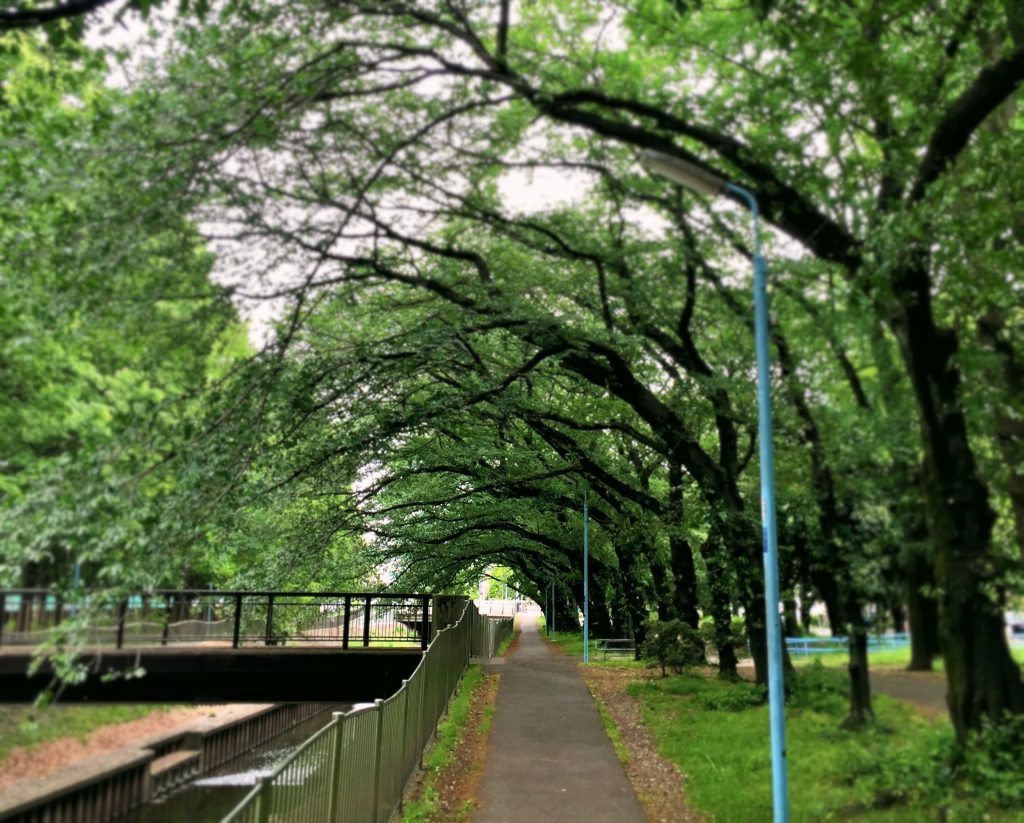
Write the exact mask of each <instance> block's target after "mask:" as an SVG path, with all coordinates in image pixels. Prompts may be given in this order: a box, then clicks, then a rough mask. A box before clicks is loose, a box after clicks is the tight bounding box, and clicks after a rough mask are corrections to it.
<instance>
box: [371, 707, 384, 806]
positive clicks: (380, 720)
mask: <svg viewBox="0 0 1024 823" xmlns="http://www.w3.org/2000/svg"><path fill="white" fill-rule="evenodd" d="M373 703H374V705H375V706H376V707H377V748H376V750H375V754H374V764H373V817H372V818H370V820H371V823H377V820H378V818H379V816H380V764H381V761H382V759H383V757H382V755H383V754H384V701H383V700H381V699H379V698H378V699H377V700H374V701H373Z"/></svg>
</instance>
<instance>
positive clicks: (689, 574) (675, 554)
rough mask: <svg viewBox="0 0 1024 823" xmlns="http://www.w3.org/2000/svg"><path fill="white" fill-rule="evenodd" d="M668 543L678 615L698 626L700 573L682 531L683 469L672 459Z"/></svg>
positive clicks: (693, 626) (670, 467)
mask: <svg viewBox="0 0 1024 823" xmlns="http://www.w3.org/2000/svg"><path fill="white" fill-rule="evenodd" d="M668 475H669V477H668V483H669V489H668V496H669V500H668V509H669V525H670V529H669V546H670V548H671V551H672V578H673V583H674V584H675V587H674V593H675V597H674V601H673V606H674V609H675V616H676V617H677V618H678V619H679V620H682V621H683V622H684V623H685V624H686V625H688V626H690V627H692V628H694V629H696V628H697V624H698V623H699V622H700V614H699V613H698V611H697V607H698V603H697V572H696V570H695V569H694V566H693V549H692V548H691V547H690V544H689V543H688V542H687V541H686V539H685V538H684V537H683V534H682V526H683V470H682V467H681V466H680V465H679V464H678V463H676V462H675V461H672V462H670V463H669V470H668Z"/></svg>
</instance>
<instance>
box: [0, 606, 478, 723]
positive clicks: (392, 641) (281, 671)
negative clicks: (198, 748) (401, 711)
mask: <svg viewBox="0 0 1024 823" xmlns="http://www.w3.org/2000/svg"><path fill="white" fill-rule="evenodd" d="M465 600H466V598H463V597H452V596H446V595H442V596H432V595H429V594H409V593H394V592H279V591H275V592H269V591H267V592H252V591H207V590H191V591H155V592H147V593H143V594H137V595H132V596H129V597H125V598H120V599H113V598H110V597H106V596H104V595H102V594H95V595H84V596H79V597H76V598H75V599H74V600H70V599H68V600H65V599H64V598H62V597H60V596H59V595H57V594H54V593H51V592H47V591H44V590H39V589H8V590H5V591H2V592H0V701H2V702H4V703H25V702H31V701H32V700H34V699H35V698H36V696H37V695H38V694H39V692H40V691H42V690H43V689H45V688H53V687H58V684H57V681H56V679H55V668H54V659H53V657H52V656H50V657H49V658H48V659H45V660H44V662H43V663H42V665H40V666H39V668H38V670H37V671H35V672H34V673H32V674H30V673H29V672H30V666H31V663H32V661H33V659H34V658H35V657H36V655H37V652H38V651H39V649H40V644H43V643H48V644H50V645H51V646H52V647H53V648H54V650H55V651H56V650H59V649H61V648H72V647H74V648H78V649H80V651H79V652H78V655H77V659H78V663H79V664H80V665H81V666H82V667H83V671H84V674H85V676H84V678H83V680H82V682H81V683H76V684H74V685H66V684H61V685H59V689H60V693H59V694H60V700H61V701H62V702H80V701H95V702H109V703H115V702H126V703H147V702H155V703H174V702H237V703H253V702H323V701H339V700H340V701H345V702H361V701H366V700H373V699H374V698H377V697H381V696H383V695H388V694H392V693H394V692H395V691H396V690H397V689H398V688H399V687H400V686H401V684H402V680H404V679H406V678H408V677H409V675H410V674H411V673H412V672H413V670H414V669H415V667H416V665H417V664H418V663H419V660H420V657H421V655H422V651H423V649H425V648H426V647H427V644H428V643H429V641H430V638H431V636H432V634H433V632H434V626H435V624H437V625H439V626H440V627H442V628H443V627H444V626H446V625H448V624H449V623H450V622H453V620H454V619H455V618H456V617H457V614H456V608H457V609H458V611H459V613H461V606H462V604H464V603H465ZM69 644H70V645H69ZM143 672H144V676H139V675H140V674H142V673H143Z"/></svg>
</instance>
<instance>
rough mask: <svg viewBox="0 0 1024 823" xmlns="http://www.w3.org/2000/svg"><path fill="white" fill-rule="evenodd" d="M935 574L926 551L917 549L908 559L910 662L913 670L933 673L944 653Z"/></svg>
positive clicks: (910, 667)
mask: <svg viewBox="0 0 1024 823" xmlns="http://www.w3.org/2000/svg"><path fill="white" fill-rule="evenodd" d="M934 585H935V574H934V573H933V571H932V567H931V563H929V562H928V558H926V557H925V556H924V555H923V554H921V553H919V552H914V553H913V554H911V556H910V557H909V559H908V560H907V606H908V611H909V614H910V665H909V666H907V669H908V670H910V671H912V672H930V671H931V670H932V661H933V660H934V659H935V658H936V657H937V656H938V655H939V654H941V652H942V648H941V646H940V644H939V604H938V603H937V602H936V601H935V598H934V597H932V596H931V593H930V591H928V589H930V588H931V587H932V586H934Z"/></svg>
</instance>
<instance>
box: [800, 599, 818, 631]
mask: <svg viewBox="0 0 1024 823" xmlns="http://www.w3.org/2000/svg"><path fill="white" fill-rule="evenodd" d="M800 594H801V597H800V625H801V627H803V630H804V635H806V636H808V637H809V636H810V635H811V634H812V631H811V630H812V629H813V628H814V618H812V617H811V609H812V608H814V603H815V601H814V598H813V597H812V596H811V589H810V587H809V586H802V587H801V588H800Z"/></svg>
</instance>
